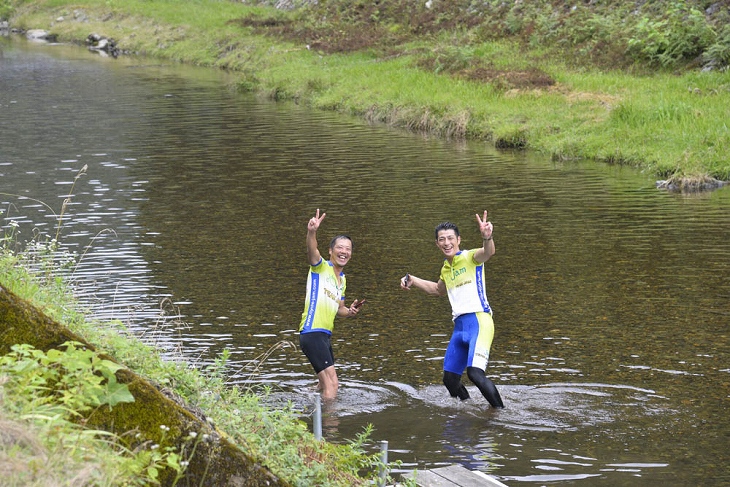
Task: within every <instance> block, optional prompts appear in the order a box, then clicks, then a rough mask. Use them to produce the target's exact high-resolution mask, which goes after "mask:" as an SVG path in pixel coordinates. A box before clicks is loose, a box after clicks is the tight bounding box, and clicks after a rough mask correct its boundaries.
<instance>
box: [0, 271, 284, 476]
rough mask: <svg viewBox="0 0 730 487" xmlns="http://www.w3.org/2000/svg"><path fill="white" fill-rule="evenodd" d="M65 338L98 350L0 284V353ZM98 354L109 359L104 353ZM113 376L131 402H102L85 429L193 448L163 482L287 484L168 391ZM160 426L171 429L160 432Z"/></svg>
mask: <svg viewBox="0 0 730 487" xmlns="http://www.w3.org/2000/svg"><path fill="white" fill-rule="evenodd" d="M68 341H75V342H78V343H81V344H83V345H84V346H85V347H87V348H88V349H89V350H94V351H96V349H95V347H94V346H93V345H91V344H90V343H88V342H87V341H86V340H85V339H84V338H82V337H80V336H78V335H77V334H75V333H73V332H72V331H71V330H69V329H68V328H66V327H65V326H63V325H61V324H60V323H58V322H56V321H54V320H53V319H51V318H49V317H48V316H47V315H45V314H44V313H43V312H41V311H40V310H38V309H37V308H36V307H35V306H33V305H32V304H31V303H29V302H28V301H26V300H24V299H22V298H20V297H18V296H17V295H16V294H14V293H13V292H12V291H10V290H8V289H7V288H5V287H4V286H2V285H0V353H2V354H7V353H8V352H10V351H11V347H12V346H13V345H16V344H29V345H32V346H33V347H35V348H37V349H39V350H43V351H44V352H47V351H49V350H51V349H58V348H61V346H62V345H63V344H64V343H66V342H68ZM99 356H100V357H102V358H104V359H106V360H113V359H112V358H111V357H109V356H107V355H105V354H101V353H100V354H99ZM116 376H117V381H118V382H119V383H122V384H126V385H127V387H128V388H129V391H130V392H131V394H132V395H133V396H134V402H131V403H120V404H118V405H116V406H114V407H113V408H109V407H107V406H103V407H102V408H100V409H97V410H95V411H94V412H93V413H91V414H90V415H89V416H88V417H86V418H84V420H83V421H84V422H85V424H86V425H87V426H89V427H92V428H94V429H103V430H106V431H110V432H112V433H115V434H117V435H119V436H120V437H121V438H125V439H126V441H129V443H130V445H131V446H132V447H134V445H135V444H137V445H138V444H139V443H141V442H144V441H150V442H154V443H156V444H159V445H160V447H161V448H165V447H173V448H174V449H175V450H176V451H185V452H191V451H192V450H193V446H195V450H194V451H195V454H194V455H193V456H192V457H191V458H189V459H188V461H189V462H190V463H189V465H188V467H187V469H186V471H185V476H184V477H183V478H182V479H178V480H177V481H176V480H175V478H176V472H175V471H174V470H172V469H170V468H168V469H166V470H164V471H162V472H161V475H160V478H159V480H160V483H161V485H163V486H165V485H173V484H174V485H178V486H188V485H189V486H200V485H206V486H230V487H238V486H247V487H248V486H251V487H258V486H267V487H276V486H282V487H287V486H289V484H288V483H287V482H285V481H284V480H282V479H279V478H278V477H277V476H276V475H274V474H273V473H272V472H271V471H269V470H268V468H266V467H265V466H263V465H261V464H260V463H258V462H256V461H255V460H254V459H253V458H252V457H251V456H250V455H248V454H247V453H246V452H244V451H243V450H241V449H240V448H239V447H238V446H236V445H235V444H233V443H232V442H230V441H229V440H227V439H226V438H225V437H224V436H223V434H222V433H221V432H219V431H218V430H217V429H216V428H215V427H214V426H213V425H212V424H210V423H209V422H208V421H207V420H206V418H205V417H204V416H203V415H202V413H200V412H198V411H195V410H193V409H192V408H190V407H187V406H186V405H185V404H184V402H183V401H182V400H181V399H180V398H179V397H177V396H176V395H175V394H173V393H172V392H171V391H164V390H160V389H158V388H157V387H155V385H154V384H152V383H150V382H149V381H147V380H145V379H144V378H142V377H140V376H139V375H137V374H135V373H134V372H132V371H131V370H129V369H126V368H123V369H120V370H119V371H118V372H117V373H116ZM163 425H164V426H165V427H166V428H169V430H167V431H163V429H162V428H161V426H163ZM191 432H194V433H195V434H196V436H195V438H194V439H191V435H190V433H191Z"/></svg>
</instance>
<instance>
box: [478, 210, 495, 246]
mask: <svg viewBox="0 0 730 487" xmlns="http://www.w3.org/2000/svg"><path fill="white" fill-rule="evenodd" d="M477 222H479V232H480V233H481V234H482V238H483V239H484V240H491V238H492V232H493V231H494V227H493V226H492V222H490V221H487V210H484V217H483V218H480V217H479V213H477Z"/></svg>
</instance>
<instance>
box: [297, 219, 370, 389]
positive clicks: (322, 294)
mask: <svg viewBox="0 0 730 487" xmlns="http://www.w3.org/2000/svg"><path fill="white" fill-rule="evenodd" d="M325 215H327V214H326V213H322V215H321V216H320V214H319V208H318V209H317V213H316V215H315V216H314V217H312V218H310V220H309V223H308V224H307V259H308V262H309V275H308V276H307V297H306V300H305V302H304V312H303V313H302V322H301V324H300V325H299V344H300V345H301V347H302V351H303V352H304V355H306V356H307V358H308V359H309V362H310V363H311V364H312V367H313V368H314V372H315V373H316V374H317V378H318V379H319V383H318V384H317V390H318V391H320V392H321V394H322V398H323V399H334V398H335V397H336V396H337V389H338V388H339V383H338V382H337V372H335V356H334V353H333V352H332V343H331V341H330V337H331V335H332V330H333V328H334V326H335V316H342V317H348V318H349V317H353V316H356V315H357V314H358V313H359V312H360V306H362V304H363V303H364V302H365V300H364V299H363V300H362V301H358V300H357V299H356V300H354V301H353V302H352V304H351V305H350V306H345V287H346V282H345V274H344V272H342V271H343V269H344V267H345V265H347V263H348V262H349V261H350V257H352V239H351V238H350V237H349V236H347V235H337V236H335V237H334V238H333V239H332V241H331V242H330V247H329V257H330V258H329V260H324V259H323V258H322V255H321V254H320V253H319V249H318V248H317V229H318V228H319V225H320V224H321V223H322V220H324V217H325Z"/></svg>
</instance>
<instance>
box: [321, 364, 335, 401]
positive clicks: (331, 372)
mask: <svg viewBox="0 0 730 487" xmlns="http://www.w3.org/2000/svg"><path fill="white" fill-rule="evenodd" d="M317 377H318V378H319V384H318V385H317V390H318V391H320V392H321V394H322V399H325V400H331V399H334V398H335V397H336V396H337V389H338V388H339V386H340V384H339V382H338V381H337V372H336V371H335V366H334V365H330V366H329V367H327V368H326V369H324V370H323V371H321V372H320V373H319V374H317Z"/></svg>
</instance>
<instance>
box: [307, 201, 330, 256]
mask: <svg viewBox="0 0 730 487" xmlns="http://www.w3.org/2000/svg"><path fill="white" fill-rule="evenodd" d="M325 215H327V213H322V216H320V215H319V208H317V214H316V215H315V216H313V217H312V218H310V219H309V223H307V259H308V262H309V265H315V264H317V263H319V261H320V260H321V259H322V254H320V253H319V249H318V248H317V229H318V228H319V225H320V223H322V220H324V217H325Z"/></svg>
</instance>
